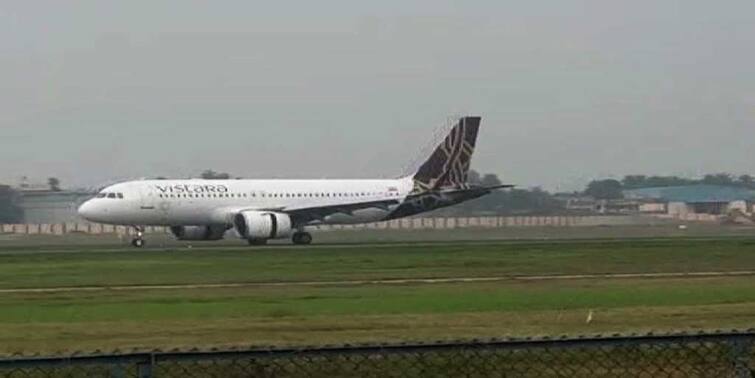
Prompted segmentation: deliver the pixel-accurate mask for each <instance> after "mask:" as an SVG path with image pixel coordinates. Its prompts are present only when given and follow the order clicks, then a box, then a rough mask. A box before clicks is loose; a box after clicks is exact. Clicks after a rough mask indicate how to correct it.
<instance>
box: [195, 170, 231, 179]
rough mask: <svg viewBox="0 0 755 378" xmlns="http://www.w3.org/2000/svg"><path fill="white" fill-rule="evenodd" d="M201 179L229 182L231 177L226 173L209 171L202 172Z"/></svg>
mask: <svg viewBox="0 0 755 378" xmlns="http://www.w3.org/2000/svg"><path fill="white" fill-rule="evenodd" d="M200 177H202V178H203V179H205V180H228V179H230V178H231V175H229V174H228V173H225V172H215V171H213V170H212V169H207V170H205V171H204V172H202V175H201V176H200Z"/></svg>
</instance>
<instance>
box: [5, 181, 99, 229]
mask: <svg viewBox="0 0 755 378" xmlns="http://www.w3.org/2000/svg"><path fill="white" fill-rule="evenodd" d="M91 197H92V193H91V192H88V191H52V190H23V189H22V190H21V191H20V193H19V196H18V206H19V207H20V208H21V209H22V210H23V212H24V222H26V223H33V224H52V223H70V222H84V220H83V219H82V218H81V217H79V215H78V213H77V209H78V208H79V205H81V204H82V203H83V202H84V201H86V200H87V199H89V198H91Z"/></svg>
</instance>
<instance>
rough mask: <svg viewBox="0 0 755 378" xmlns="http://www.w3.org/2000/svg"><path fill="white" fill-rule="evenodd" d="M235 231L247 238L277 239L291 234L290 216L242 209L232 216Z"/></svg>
mask: <svg viewBox="0 0 755 378" xmlns="http://www.w3.org/2000/svg"><path fill="white" fill-rule="evenodd" d="M233 225H234V227H236V232H238V234H239V235H240V236H241V237H242V238H244V239H249V240H254V239H278V238H286V237H288V236H290V235H291V232H292V229H291V218H290V217H289V216H288V214H281V213H271V212H268V211H243V212H240V213H238V214H236V215H235V216H234V217H233Z"/></svg>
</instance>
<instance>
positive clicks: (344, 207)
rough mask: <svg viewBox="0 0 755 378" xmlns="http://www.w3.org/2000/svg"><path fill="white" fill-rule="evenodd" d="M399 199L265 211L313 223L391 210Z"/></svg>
mask: <svg viewBox="0 0 755 378" xmlns="http://www.w3.org/2000/svg"><path fill="white" fill-rule="evenodd" d="M399 204H400V201H399V200H398V199H387V200H379V201H368V202H358V203H350V204H340V205H328V206H315V207H301V208H296V207H287V208H281V209H265V210H269V211H280V212H282V213H286V214H288V215H289V216H291V220H292V221H293V222H294V224H302V223H309V222H312V221H317V220H322V219H324V218H325V217H327V216H329V215H333V214H347V215H351V214H352V213H353V212H354V211H357V210H364V209H382V210H386V211H387V210H390V206H391V205H399Z"/></svg>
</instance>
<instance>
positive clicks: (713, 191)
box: [623, 185, 755, 217]
mask: <svg viewBox="0 0 755 378" xmlns="http://www.w3.org/2000/svg"><path fill="white" fill-rule="evenodd" d="M623 201H624V202H627V203H635V204H636V207H637V209H638V211H640V212H645V213H666V214H668V215H671V216H680V217H683V216H686V215H688V214H710V215H727V214H730V213H732V212H735V211H736V212H739V213H741V214H744V215H752V214H753V210H754V209H753V203H755V190H751V189H747V188H743V187H734V186H719V185H688V186H670V187H657V188H642V189H633V190H626V191H624V200H623Z"/></svg>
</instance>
